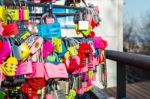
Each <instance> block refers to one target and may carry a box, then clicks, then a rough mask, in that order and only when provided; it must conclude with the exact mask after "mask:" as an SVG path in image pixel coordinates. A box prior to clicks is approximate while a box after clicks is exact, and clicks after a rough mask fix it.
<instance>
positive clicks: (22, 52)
mask: <svg viewBox="0 0 150 99" xmlns="http://www.w3.org/2000/svg"><path fill="white" fill-rule="evenodd" d="M19 54H20V56H21V58H22V59H23V60H26V59H27V58H28V56H29V55H30V49H29V47H28V45H27V44H26V43H25V42H24V43H22V44H21V46H20V47H19Z"/></svg>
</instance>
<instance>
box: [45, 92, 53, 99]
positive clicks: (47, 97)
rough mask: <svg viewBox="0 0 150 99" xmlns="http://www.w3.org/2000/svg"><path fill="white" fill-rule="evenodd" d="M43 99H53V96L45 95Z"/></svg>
mask: <svg viewBox="0 0 150 99" xmlns="http://www.w3.org/2000/svg"><path fill="white" fill-rule="evenodd" d="M45 99H53V95H52V94H50V93H49V94H46V97H45Z"/></svg>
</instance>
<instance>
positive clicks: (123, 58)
mask: <svg viewBox="0 0 150 99" xmlns="http://www.w3.org/2000/svg"><path fill="white" fill-rule="evenodd" d="M106 58H107V59H110V60H113V61H116V62H117V99H126V98H127V96H126V65H130V66H133V67H136V68H140V69H144V70H150V56H146V55H140V54H134V53H127V52H119V51H112V50H106Z"/></svg>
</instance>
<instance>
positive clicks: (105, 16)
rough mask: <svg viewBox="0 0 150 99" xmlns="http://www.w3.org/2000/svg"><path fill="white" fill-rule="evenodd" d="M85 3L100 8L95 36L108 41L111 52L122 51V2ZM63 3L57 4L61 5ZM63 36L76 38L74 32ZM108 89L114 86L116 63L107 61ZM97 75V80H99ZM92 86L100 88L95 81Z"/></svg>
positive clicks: (88, 0) (67, 32)
mask: <svg viewBox="0 0 150 99" xmlns="http://www.w3.org/2000/svg"><path fill="white" fill-rule="evenodd" d="M85 1H86V2H87V3H93V4H94V5H98V6H99V7H100V16H101V18H102V23H101V26H100V27H98V28H96V29H95V32H96V35H97V36H102V37H103V38H104V39H106V40H107V41H108V45H109V46H108V48H107V49H111V50H119V51H122V49H123V31H122V30H123V25H122V16H123V15H122V14H123V13H122V8H123V0H85ZM63 2H64V1H60V2H58V3H59V4H62V3H63ZM62 33H63V34H64V35H65V36H76V35H75V31H74V30H63V31H62ZM107 72H108V87H112V86H116V63H115V62H112V61H110V60H107ZM99 76H100V75H99V73H97V78H99ZM94 84H95V85H96V86H98V87H101V88H102V86H101V84H100V82H99V80H98V79H97V81H96V82H94Z"/></svg>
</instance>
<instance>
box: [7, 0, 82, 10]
mask: <svg viewBox="0 0 150 99" xmlns="http://www.w3.org/2000/svg"><path fill="white" fill-rule="evenodd" d="M26 3H27V6H30V7H49V4H45V3H33V2H29V1H28V2H26ZM4 4H5V5H13V2H11V1H9V2H8V0H7V1H4ZM16 5H19V2H16ZM22 5H23V4H22ZM53 8H63V9H73V10H82V8H81V7H71V6H64V5H53Z"/></svg>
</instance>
